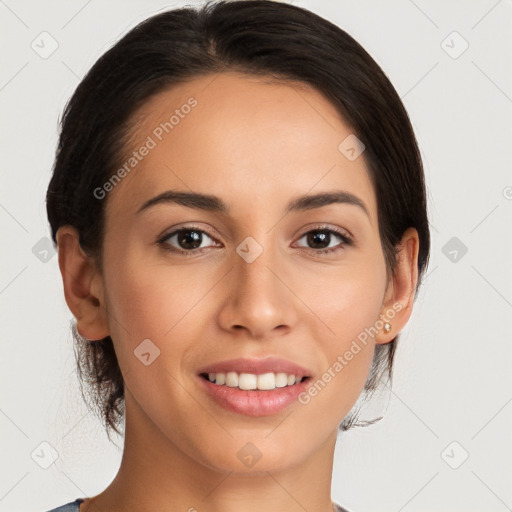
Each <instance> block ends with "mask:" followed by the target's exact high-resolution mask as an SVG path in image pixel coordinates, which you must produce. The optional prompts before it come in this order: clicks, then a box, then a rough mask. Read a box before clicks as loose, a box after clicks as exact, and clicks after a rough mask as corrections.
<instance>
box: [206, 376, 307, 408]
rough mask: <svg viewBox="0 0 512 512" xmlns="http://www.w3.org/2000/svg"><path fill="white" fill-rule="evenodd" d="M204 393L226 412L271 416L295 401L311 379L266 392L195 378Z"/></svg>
mask: <svg viewBox="0 0 512 512" xmlns="http://www.w3.org/2000/svg"><path fill="white" fill-rule="evenodd" d="M197 378H198V379H199V380H200V381H201V383H202V384H201V385H202V386H203V387H204V389H205V390H206V392H207V393H208V394H209V395H210V396H211V397H212V398H213V399H214V400H215V401H216V402H217V403H218V404H219V405H221V406H222V407H224V408H225V409H227V410H228V411H232V412H236V413H239V414H245V415H247V416H271V415H272V414H277V413H278V412H281V411H283V410H284V409H286V408H287V407H289V406H290V405H291V404H292V403H293V402H295V401H297V397H298V396H299V395H300V393H302V392H303V391H305V390H306V389H307V388H308V387H309V381H310V380H311V378H308V379H305V380H303V381H302V382H299V383H298V384H294V385H293V386H285V387H284V388H275V389H271V390H268V391H259V390H252V391H248V390H244V389H238V388H231V387H229V386H224V385H220V384H214V383H213V382H210V381H209V380H207V379H204V378H203V377H201V376H198V377H197Z"/></svg>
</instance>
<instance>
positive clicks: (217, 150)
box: [109, 73, 375, 215]
mask: <svg viewBox="0 0 512 512" xmlns="http://www.w3.org/2000/svg"><path fill="white" fill-rule="evenodd" d="M131 124H132V128H131V132H130V141H129V143H128V144H127V145H126V154H125V155H124V157H123V161H122V162H120V163H119V164H120V165H124V164H126V163H127V162H128V159H129V158H130V155H133V152H138V153H141V151H139V150H140V149H141V148H143V147H147V148H150V149H149V150H146V151H144V153H145V154H144V156H142V157H141V155H140V154H139V155H138V159H137V162H132V163H135V165H134V166H133V167H132V169H133V170H130V172H129V173H127V174H128V175H127V176H126V178H124V179H123V180H122V182H121V183H120V184H119V185H117V186H116V188H115V190H114V191H113V192H112V193H111V196H113V197H111V198H109V203H113V204H111V205H109V208H111V209H114V208H117V207H120V206H121V203H125V205H126V204H130V205H132V206H133V209H134V210H135V209H136V206H140V204H142V203H143V202H144V201H145V200H147V199H148V198H150V197H151V196H154V195H157V194H159V193H161V192H163V191H165V190H166V189H179V190H189V191H194V192H202V193H208V194H213V195H217V196H219V197H225V198H226V202H228V203H231V202H232V203H240V204H247V201H249V202H250V201H254V200H255V198H256V197H258V198H265V199H266V201H267V203H275V202H279V201H281V202H282V204H284V203H285V202H286V203H287V202H288V199H289V197H293V196H296V195H299V194H304V193H306V192H308V191H309V190H311V191H312V192H316V191H320V190H322V191H324V190H326V189H331V188H336V189H339V188H344V189H351V191H352V192H357V193H358V195H359V196H360V197H361V196H363V197H364V199H363V200H364V201H365V203H366V204H367V205H368V208H369V210H370V212H372V211H373V210H374V209H375V198H374V197H373V189H372V186H371V183H370V180H369V176H368V173H367V169H366V163H365V160H364V154H363V155H361V156H360V157H359V158H357V159H356V160H353V161H351V160H349V159H348V158H347V157H346V156H345V155H344V154H343V153H342V152H341V151H340V149H339V146H340V143H341V142H342V141H344V140H345V139H346V138H347V137H348V136H350V135H351V134H353V130H352V128H351V127H350V126H349V125H348V124H347V123H346V122H345V120H344V119H343V118H342V116H341V115H340V113H339V112H338V111H337V110H336V108H335V107H334V105H333V104H332V103H331V102H330V101H328V100H327V99H326V98H325V97H324V96H323V95H322V94H321V93H320V92H319V91H317V90H316V89H314V88H312V87H311V86H309V85H306V84H303V83H298V82H289V83H283V82H282V81H276V80H272V79H270V78H269V77H255V76H250V75H242V74H239V73H222V74H211V75H205V76H201V77H196V78H194V79H191V80H189V81H187V82H184V83H180V84H177V85H174V86H172V87H171V88H169V89H166V90H163V91H161V92H159V93H158V94H156V95H154V96H153V97H151V98H150V99H149V100H148V101H146V102H145V103H144V104H143V105H142V107H140V108H139V109H138V111H137V112H136V113H135V114H134V115H133V116H132V123H131ZM133 158H135V157H133V156H132V159H133ZM264 202H265V201H264V200H263V199H262V200H261V206H263V203H264ZM253 204H254V203H253ZM371 215H372V213H371Z"/></svg>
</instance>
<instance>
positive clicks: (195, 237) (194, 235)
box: [178, 230, 201, 249]
mask: <svg viewBox="0 0 512 512" xmlns="http://www.w3.org/2000/svg"><path fill="white" fill-rule="evenodd" d="M178 243H179V244H180V245H181V246H182V247H183V248H184V249H197V248H198V247H200V246H201V235H200V233H198V232H197V231H191V230H182V231H180V232H179V235H178ZM188 243H191V244H192V245H193V247H190V246H187V245H186V244H188Z"/></svg>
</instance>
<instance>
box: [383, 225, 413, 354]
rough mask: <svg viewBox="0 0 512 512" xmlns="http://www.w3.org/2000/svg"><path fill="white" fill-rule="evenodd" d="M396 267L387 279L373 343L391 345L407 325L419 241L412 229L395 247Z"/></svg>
mask: <svg viewBox="0 0 512 512" xmlns="http://www.w3.org/2000/svg"><path fill="white" fill-rule="evenodd" d="M398 249H399V250H398V254H397V265H396V268H395V272H394V274H393V276H392V277H391V280H390V283H389V286H388V289H387V290H386V297H385V300H384V302H383V306H382V311H381V314H380V319H381V322H380V323H381V324H382V328H381V329H380V330H379V333H378V334H377V335H376V337H375V343H378V344H385V343H389V342H390V341H392V340H393V339H394V338H395V337H396V336H397V334H398V333H399V332H400V331H401V330H402V329H403V328H404V327H405V325H406V324H407V322H408V320H409V318H410V316H411V314H412V309H413V305H414V298H415V293H416V285H417V282H418V250H419V237H418V232H417V230H416V229H415V228H408V229H407V230H406V231H405V233H404V235H403V236H402V240H401V242H400V244H399V247H398Z"/></svg>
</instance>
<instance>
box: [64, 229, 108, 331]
mask: <svg viewBox="0 0 512 512" xmlns="http://www.w3.org/2000/svg"><path fill="white" fill-rule="evenodd" d="M56 238H57V246H58V252H59V268H60V273H61V275H62V281H63V284H64V296H65V298H66V302H67V305H68V307H69V309H70V310H71V312H72V313H73V315H74V317H75V318H76V326H77V330H78V332H79V333H80V335H81V336H83V337H84V338H87V339H88V340H91V341H92V340H100V339H102V338H105V337H106V336H109V335H110V329H109V326H108V317H107V313H106V311H107V310H106V307H105V306H106V305H105V299H104V293H103V278H102V276H101V275H100V273H99V271H98V270H97V268H96V265H95V264H94V261H93V259H92V258H91V257H90V256H88V255H87V254H86V253H85V252H84V251H83V249H82V248H81V247H80V241H79V235H78V231H77V230H76V228H74V227H73V226H68V225H66V226H62V227H60V228H59V229H58V231H57V234H56Z"/></svg>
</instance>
